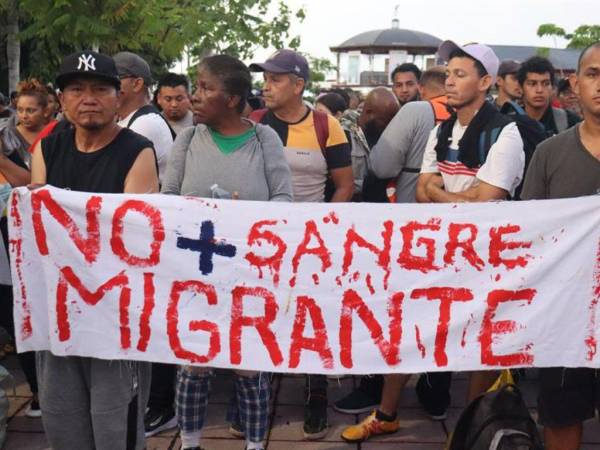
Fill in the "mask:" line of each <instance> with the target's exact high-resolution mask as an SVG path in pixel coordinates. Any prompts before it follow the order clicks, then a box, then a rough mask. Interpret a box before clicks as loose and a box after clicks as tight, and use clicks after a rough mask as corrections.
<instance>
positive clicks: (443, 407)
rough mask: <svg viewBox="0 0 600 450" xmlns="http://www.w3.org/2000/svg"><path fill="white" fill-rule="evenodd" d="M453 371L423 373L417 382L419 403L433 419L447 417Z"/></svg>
mask: <svg viewBox="0 0 600 450" xmlns="http://www.w3.org/2000/svg"><path fill="white" fill-rule="evenodd" d="M451 384H452V372H429V373H423V374H421V376H420V377H419V381H418V382H417V386H416V391H417V397H418V399H419V403H421V406H422V407H423V409H424V410H425V412H426V413H427V414H429V416H430V417H431V418H432V419H433V420H444V419H446V411H447V410H448V407H449V406H450V385H451Z"/></svg>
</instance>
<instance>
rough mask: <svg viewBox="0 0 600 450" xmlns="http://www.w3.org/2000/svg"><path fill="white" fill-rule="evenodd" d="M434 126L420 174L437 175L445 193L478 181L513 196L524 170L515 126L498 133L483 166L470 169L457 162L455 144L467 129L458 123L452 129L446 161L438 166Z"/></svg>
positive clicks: (460, 189)
mask: <svg viewBox="0 0 600 450" xmlns="http://www.w3.org/2000/svg"><path fill="white" fill-rule="evenodd" d="M438 126H439V125H438ZM438 126H436V127H435V128H434V129H433V130H432V131H431V133H430V134H429V139H428V141H427V146H426V147H425V152H424V154H423V164H422V165H421V173H439V174H441V175H442V179H443V180H444V189H445V190H446V192H451V193H457V192H463V191H466V190H467V189H469V188H470V187H472V186H474V185H475V184H476V183H477V180H481V181H483V182H485V183H488V184H491V185H492V186H496V187H499V188H501V189H504V190H505V191H507V192H509V193H510V194H511V195H513V194H514V191H515V189H516V187H517V186H518V185H519V183H520V182H521V180H522V179H523V169H524V167H525V153H524V151H523V139H521V134H520V133H519V130H518V128H517V126H516V124H515V123H509V124H508V125H506V126H505V127H504V128H503V129H502V131H501V132H500V135H499V136H498V140H497V141H496V142H495V143H494V145H492V146H491V148H490V151H489V153H488V156H487V158H486V160H485V163H484V164H483V165H482V166H480V167H476V168H472V169H471V168H469V167H467V166H465V165H464V164H463V163H461V162H460V161H459V160H458V153H459V151H458V143H459V141H460V140H461V139H462V137H463V135H464V134H465V130H466V129H467V127H466V126H463V125H461V124H460V123H459V122H458V120H457V121H456V122H455V124H454V127H453V128H452V142H451V143H450V147H449V149H448V154H447V155H446V159H445V160H444V161H441V162H438V160H437V155H436V153H435V146H436V145H437V131H438Z"/></svg>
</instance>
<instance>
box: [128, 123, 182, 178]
mask: <svg viewBox="0 0 600 450" xmlns="http://www.w3.org/2000/svg"><path fill="white" fill-rule="evenodd" d="M134 114H135V111H133V112H132V113H131V114H129V115H128V116H127V117H125V118H124V119H122V120H120V121H119V125H120V126H122V127H123V128H127V124H128V123H129V120H130V119H131V117H132V116H133V115H134ZM129 129H130V130H132V131H135V132H136V133H138V134H141V135H142V136H144V137H145V138H146V139H149V140H150V141H151V142H152V144H154V151H155V153H156V159H157V162H158V179H159V180H161V181H162V178H163V175H164V173H165V169H166V167H167V159H168V158H169V153H170V152H171V147H172V146H173V136H172V135H171V130H169V127H168V126H167V124H166V123H165V119H163V118H162V117H161V116H159V115H158V114H156V113H150V114H144V115H143V116H140V117H138V118H137V119H135V121H134V122H133V123H132V124H131V127H129Z"/></svg>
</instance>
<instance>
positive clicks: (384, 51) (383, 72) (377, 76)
mask: <svg viewBox="0 0 600 450" xmlns="http://www.w3.org/2000/svg"><path fill="white" fill-rule="evenodd" d="M441 43H442V40H441V39H439V38H437V37H435V36H432V35H430V34H427V33H423V32H421V31H414V30H407V29H403V28H399V22H398V19H394V20H393V21H392V28H388V29H384V30H373V31H367V32H364V33H360V34H357V35H356V36H354V37H352V38H350V39H348V40H347V41H345V42H343V43H342V44H340V45H338V46H335V47H330V50H331V51H332V52H333V53H335V54H336V55H337V71H336V84H337V85H338V86H341V87H352V88H358V89H361V88H371V87H373V86H378V85H388V84H390V74H391V72H392V71H393V70H394V68H395V67H396V66H398V65H400V64H402V63H404V62H412V63H414V64H416V65H417V66H418V67H419V68H421V69H427V68H429V67H431V66H433V65H435V63H436V56H435V52H436V51H437V48H438V47H439V45H440V44H441Z"/></svg>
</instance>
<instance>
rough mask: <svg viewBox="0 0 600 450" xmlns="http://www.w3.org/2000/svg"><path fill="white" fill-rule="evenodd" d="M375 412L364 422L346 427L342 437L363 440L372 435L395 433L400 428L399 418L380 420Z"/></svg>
mask: <svg viewBox="0 0 600 450" xmlns="http://www.w3.org/2000/svg"><path fill="white" fill-rule="evenodd" d="M375 414H376V411H373V412H372V413H371V415H370V416H368V417H366V418H365V419H364V420H363V421H362V422H360V423H358V424H356V425H352V426H350V427H348V428H346V429H345V430H344V431H343V432H342V439H343V440H345V441H346V442H362V441H365V440H367V439H369V438H370V437H371V436H377V435H380V434H390V433H395V432H396V431H398V430H399V429H400V420H399V419H396V420H392V421H391V422H388V421H386V420H379V419H378V418H377V417H376V416H375Z"/></svg>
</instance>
